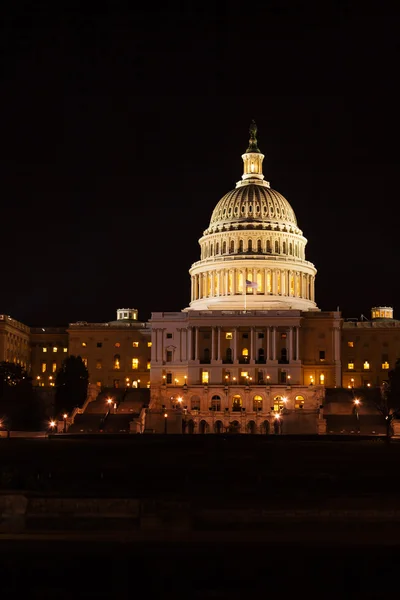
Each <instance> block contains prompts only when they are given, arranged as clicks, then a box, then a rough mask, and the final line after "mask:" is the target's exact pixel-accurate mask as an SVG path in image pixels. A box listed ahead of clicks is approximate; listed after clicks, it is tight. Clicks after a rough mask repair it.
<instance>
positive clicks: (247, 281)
mask: <svg viewBox="0 0 400 600" xmlns="http://www.w3.org/2000/svg"><path fill="white" fill-rule="evenodd" d="M246 287H251V288H257V287H258V284H257V282H256V281H250V280H249V279H246Z"/></svg>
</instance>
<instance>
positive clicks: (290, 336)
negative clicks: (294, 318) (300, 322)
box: [289, 327, 293, 362]
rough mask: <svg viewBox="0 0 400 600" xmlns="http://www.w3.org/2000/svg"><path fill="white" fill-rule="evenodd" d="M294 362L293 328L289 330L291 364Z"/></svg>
mask: <svg viewBox="0 0 400 600" xmlns="http://www.w3.org/2000/svg"><path fill="white" fill-rule="evenodd" d="M292 360H293V327H290V329H289V362H292Z"/></svg>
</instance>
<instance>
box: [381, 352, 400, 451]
mask: <svg viewBox="0 0 400 600" xmlns="http://www.w3.org/2000/svg"><path fill="white" fill-rule="evenodd" d="M380 391H381V393H380V396H379V398H378V400H377V402H376V408H377V409H378V410H379V412H380V413H381V414H382V415H383V417H384V419H385V422H386V436H387V439H388V440H390V437H391V436H392V435H393V420H394V419H397V418H399V417H400V359H397V361H396V364H395V366H394V368H393V369H391V370H390V371H389V373H388V380H387V381H384V382H383V384H382V386H381V390H380Z"/></svg>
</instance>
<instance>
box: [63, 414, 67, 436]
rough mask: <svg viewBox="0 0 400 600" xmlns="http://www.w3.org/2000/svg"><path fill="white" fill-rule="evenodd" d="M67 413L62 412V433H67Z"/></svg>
mask: <svg viewBox="0 0 400 600" xmlns="http://www.w3.org/2000/svg"><path fill="white" fill-rule="evenodd" d="M67 417H68V415H67V413H64V414H63V419H64V433H67Z"/></svg>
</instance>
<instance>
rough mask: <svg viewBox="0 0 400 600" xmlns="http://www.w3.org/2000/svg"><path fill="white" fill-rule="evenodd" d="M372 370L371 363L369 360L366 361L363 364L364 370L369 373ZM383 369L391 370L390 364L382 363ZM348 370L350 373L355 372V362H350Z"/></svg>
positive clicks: (385, 361)
mask: <svg viewBox="0 0 400 600" xmlns="http://www.w3.org/2000/svg"><path fill="white" fill-rule="evenodd" d="M370 368H371V365H370V364H369V362H368V361H367V360H365V361H364V363H363V369H364V371H369V370H370ZM381 368H382V369H383V370H384V371H387V370H388V369H390V364H389V362H388V361H387V360H384V361H383V362H382V365H381ZM347 369H348V370H349V371H354V361H353V360H351V361H350V362H348V363H347Z"/></svg>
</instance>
